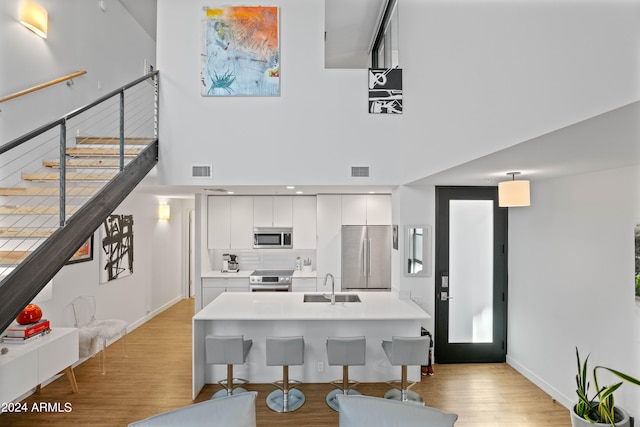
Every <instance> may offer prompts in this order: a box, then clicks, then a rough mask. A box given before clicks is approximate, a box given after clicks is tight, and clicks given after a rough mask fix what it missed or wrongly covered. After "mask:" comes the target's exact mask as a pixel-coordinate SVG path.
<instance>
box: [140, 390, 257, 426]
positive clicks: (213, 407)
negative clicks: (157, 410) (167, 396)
mask: <svg viewBox="0 0 640 427" xmlns="http://www.w3.org/2000/svg"><path fill="white" fill-rule="evenodd" d="M257 395H258V393H257V392H255V391H250V392H247V393H241V394H235V395H232V396H224V397H220V398H218V399H212V400H207V401H206V402H201V403H196V404H194V405H189V406H185V407H184V408H180V409H176V410H173V411H169V412H165V413H162V414H159V415H154V416H153V417H150V418H147V419H144V420H141V421H137V422H134V423H131V424H129V427H175V426H189V427H205V426H207V427H208V426H221V427H255V426H256V396H257Z"/></svg>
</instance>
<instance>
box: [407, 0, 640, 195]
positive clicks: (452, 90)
mask: <svg viewBox="0 0 640 427" xmlns="http://www.w3.org/2000/svg"><path fill="white" fill-rule="evenodd" d="M639 8H640V3H639V2H637V1H629V0H614V1H588V2H586V1H585V2H580V1H573V0H563V1H527V0H519V1H469V0H436V1H429V2H425V1H423V0H402V1H400V2H399V5H398V9H399V18H400V53H399V55H400V65H401V67H402V68H403V69H404V72H403V89H404V99H405V103H404V107H405V108H404V119H403V123H402V124H403V128H402V138H401V140H402V146H403V147H404V151H403V159H402V161H403V166H402V167H403V172H404V174H403V177H402V178H403V182H402V183H407V182H412V181H414V180H416V179H419V178H422V177H425V176H428V175H431V174H433V173H435V172H438V171H441V170H445V169H448V168H449V167H452V166H456V165H459V164H462V163H464V162H466V161H469V160H472V159H476V158H478V157H481V156H483V155H486V154H489V153H493V152H495V151H497V150H499V149H502V148H506V147H509V146H511V145H515V144H517V143H520V142H524V141H527V140H529V139H531V138H534V137H536V136H540V135H543V134H546V133H548V132H551V131H553V130H556V129H560V128H563V127H565V126H568V125H570V124H573V123H577V122H579V121H582V120H584V119H587V118H590V117H593V116H595V115H597V114H600V113H604V112H606V111H609V110H612V109H614V108H616V107H620V106H622V105H626V104H628V103H630V102H633V101H636V100H637V99H638V97H639V95H640V85H638V82H639V80H638V71H639V70H638V52H639V51H640V45H639V42H640V36H639V34H640V26H639V25H638V15H639V13H640V10H639Z"/></svg>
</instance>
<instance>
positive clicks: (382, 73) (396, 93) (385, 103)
mask: <svg viewBox="0 0 640 427" xmlns="http://www.w3.org/2000/svg"><path fill="white" fill-rule="evenodd" d="M369 113H375V114H402V69H400V68H388V69H386V68H370V69H369Z"/></svg>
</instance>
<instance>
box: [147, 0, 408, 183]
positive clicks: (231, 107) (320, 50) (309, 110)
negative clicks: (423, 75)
mask: <svg viewBox="0 0 640 427" xmlns="http://www.w3.org/2000/svg"><path fill="white" fill-rule="evenodd" d="M224 4H225V5H226V4H236V5H237V4H242V5H244V4H246V2H243V1H240V0H236V1H228V2H225V3H224ZM269 4H270V5H275V6H279V7H280V14H281V16H280V29H281V32H280V45H281V57H282V65H281V70H282V74H281V96H279V97H272V98H257V97H240V98H238V97H235V98H234V97H222V98H212V97H202V96H201V95H200V92H201V85H200V66H201V63H200V51H201V48H200V40H201V25H200V22H201V19H202V7H203V6H212V3H210V2H208V1H203V0H198V1H193V2H188V3H185V2H177V1H172V0H159V1H158V68H159V69H160V70H161V73H162V76H161V86H162V88H161V91H160V96H161V99H160V100H161V108H160V112H161V117H160V133H161V135H162V139H163V143H162V144H161V146H160V167H159V172H160V173H159V180H160V182H162V183H170V184H179V185H185V184H192V185H210V183H215V185H225V184H234V185H243V184H249V185H256V184H265V185H269V184H289V183H291V180H295V182H296V184H298V185H304V184H322V185H332V184H349V183H350V184H368V183H371V184H379V183H388V182H397V181H398V180H399V176H400V173H401V171H400V168H399V165H398V161H397V159H398V158H399V151H398V147H397V145H396V143H398V142H399V139H398V132H399V129H400V126H401V123H402V120H403V118H402V116H396V117H388V116H387V117H385V116H380V115H370V114H368V112H367V71H366V70H364V69H363V70H325V69H324V44H323V37H324V24H323V17H324V1H323V0H305V1H294V0H277V1H274V2H271V3H269ZM176 35H179V37H177V36H176ZM202 164H212V165H213V179H212V180H203V179H202V178H200V179H191V178H190V176H191V166H192V165H202ZM269 165H274V166H269ZM283 165H284V167H283ZM351 166H370V167H371V178H370V179H369V180H362V179H352V178H350V173H351V170H350V167H351ZM270 167H274V168H275V169H273V171H268V170H269V169H268V168H270ZM265 170H267V171H268V172H267V173H265Z"/></svg>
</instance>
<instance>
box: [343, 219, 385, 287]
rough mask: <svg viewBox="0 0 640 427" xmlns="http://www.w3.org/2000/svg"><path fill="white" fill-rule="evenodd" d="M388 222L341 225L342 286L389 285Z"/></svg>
mask: <svg viewBox="0 0 640 427" xmlns="http://www.w3.org/2000/svg"><path fill="white" fill-rule="evenodd" d="M391 245H392V236H391V226H390V225H343V226H342V289H369V290H389V289H390V288H391Z"/></svg>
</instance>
